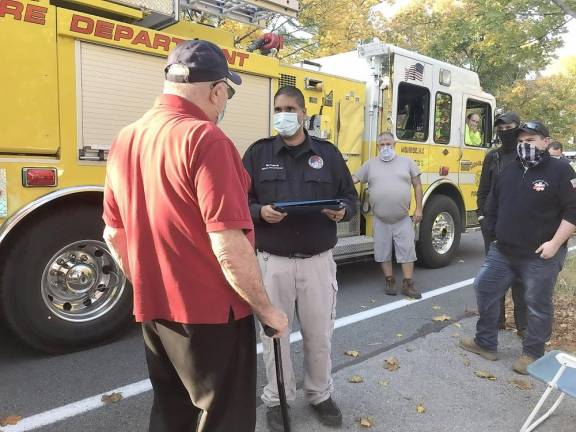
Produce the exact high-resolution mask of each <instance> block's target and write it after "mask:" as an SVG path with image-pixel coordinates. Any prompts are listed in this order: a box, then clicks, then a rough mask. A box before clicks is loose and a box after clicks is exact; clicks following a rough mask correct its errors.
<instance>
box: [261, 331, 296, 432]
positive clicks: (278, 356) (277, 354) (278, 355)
mask: <svg viewBox="0 0 576 432" xmlns="http://www.w3.org/2000/svg"><path fill="white" fill-rule="evenodd" d="M264 334H266V336H268V337H272V336H274V335H275V334H276V330H274V329H273V328H272V327H269V326H267V325H264ZM272 341H273V343H274V363H276V382H277V383H278V396H279V398H280V410H281V411H282V423H283V424H284V432H290V418H289V417H288V402H286V388H285V387H284V374H283V373H282V350H281V348H280V339H278V338H276V339H272Z"/></svg>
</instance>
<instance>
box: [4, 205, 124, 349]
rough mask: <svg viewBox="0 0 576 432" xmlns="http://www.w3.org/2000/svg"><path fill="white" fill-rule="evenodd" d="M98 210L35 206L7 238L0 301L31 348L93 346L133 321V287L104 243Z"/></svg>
mask: <svg viewBox="0 0 576 432" xmlns="http://www.w3.org/2000/svg"><path fill="white" fill-rule="evenodd" d="M101 215H102V209H101V207H99V206H97V205H91V204H81V205H78V204H73V203H70V204H66V205H65V206H62V207H59V208H52V209H47V210H41V211H40V212H39V214H33V215H31V216H30V217H29V218H30V220H28V221H24V222H23V223H24V226H22V227H21V229H20V230H19V231H18V233H17V234H16V235H15V236H13V237H11V238H10V239H9V242H10V245H9V250H8V252H7V255H6V260H5V262H4V266H3V269H2V291H1V292H0V294H1V295H2V301H1V302H0V304H1V305H2V308H3V315H4V317H5V319H6V322H7V323H8V325H9V327H10V328H11V329H12V330H13V331H14V333H15V334H16V335H17V336H19V337H20V338H21V339H22V340H23V341H24V342H25V343H27V344H28V345H30V346H32V347H33V348H36V349H38V350H41V351H44V352H48V353H62V352H69V351H74V350H78V349H81V348H85V347H88V346H93V345H94V344H97V343H100V342H103V341H106V340H109V339H111V338H113V337H115V336H118V335H119V334H121V331H122V330H123V329H124V328H125V327H126V326H127V324H128V323H130V322H131V321H132V314H131V312H132V287H131V286H130V284H129V283H128V282H127V281H126V278H125V277H124V275H123V274H122V272H121V270H120V268H119V266H118V265H117V264H116V263H115V261H114V260H113V259H112V256H111V255H110V252H109V251H108V249H107V247H106V244H105V243H104V242H103V239H102V231H103V229H104V224H103V222H102V217H101Z"/></svg>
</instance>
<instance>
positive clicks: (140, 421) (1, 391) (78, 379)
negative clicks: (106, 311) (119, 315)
mask: <svg viewBox="0 0 576 432" xmlns="http://www.w3.org/2000/svg"><path fill="white" fill-rule="evenodd" d="M482 259H483V244H482V238H481V235H480V233H470V234H465V235H463V236H462V243H461V247H460V251H459V253H458V256H457V258H456V259H455V261H454V263H453V264H452V265H450V266H449V267H446V268H443V269H436V270H430V269H423V268H417V269H416V274H415V281H416V284H417V286H418V287H419V288H420V289H421V290H422V291H423V292H435V290H437V289H439V288H442V287H447V286H450V285H452V284H455V283H457V282H460V281H464V280H467V279H469V278H473V277H474V276H475V275H476V272H477V271H478V268H479V266H480V264H481V262H482ZM398 279H400V280H401V277H400V274H398ZM338 281H339V293H338V318H343V317H348V316H355V314H358V313H361V312H365V311H368V310H377V311H378V310H379V311H382V310H383V309H384V313H381V314H379V315H377V316H375V317H372V318H369V319H363V320H360V321H358V322H353V323H350V324H347V323H346V320H345V321H342V322H341V324H347V325H343V326H341V327H340V328H337V329H336V330H335V333H334V339H333V351H332V352H333V355H332V356H333V371H334V373H336V372H338V371H340V370H342V369H344V368H347V367H350V366H355V365H359V364H362V362H366V361H368V360H369V359H371V358H373V357H375V356H378V355H379V354H381V353H383V352H386V351H389V350H391V349H394V348H395V347H399V346H402V345H405V344H407V343H410V342H412V341H414V340H417V339H419V338H421V337H422V336H425V335H428V334H431V333H436V332H439V331H441V330H442V329H443V328H444V327H446V325H447V324H446V323H436V322H434V321H432V319H431V318H432V317H433V316H436V315H439V314H440V313H442V314H446V315H449V316H450V317H451V318H452V319H453V320H459V319H462V318H464V317H465V315H466V313H467V311H468V310H472V309H474V308H475V300H474V294H473V290H472V287H471V286H470V285H467V286H464V287H462V288H459V289H454V290H452V291H450V292H447V293H445V294H440V295H437V296H434V297H433V298H429V299H425V300H422V301H419V302H402V303H395V302H399V301H402V297H390V296H386V295H385V294H384V292H383V286H384V282H383V277H382V275H381V273H380V270H379V268H378V267H377V265H375V264H374V263H372V262H365V263H354V264H347V265H342V266H340V267H339V269H338ZM405 303H407V305H405ZM384 305H392V306H394V307H396V306H402V307H398V308H395V309H394V307H392V306H391V307H390V308H388V309H390V310H388V311H385V310H386V307H384V308H382V307H383V306H384ZM433 305H434V306H439V307H440V308H441V309H438V308H432V306H433ZM377 308H380V309H377ZM356 317H357V319H360V318H361V316H360V317H358V316H356ZM295 330H297V329H295ZM0 340H1V341H2V343H1V345H0V418H2V417H4V416H8V415H19V416H23V417H29V416H33V415H36V414H40V413H46V416H45V418H47V419H49V421H50V422H51V424H48V425H46V426H43V427H40V428H38V429H34V430H39V431H44V432H48V431H52V432H56V431H58V432H68V431H69V432H72V431H74V432H77V431H84V432H91V431H94V432H96V431H98V432H100V431H123V432H141V431H144V430H146V425H147V418H148V412H149V409H150V405H151V392H150V391H145V392H142V393H140V394H138V395H136V396H132V397H130V398H125V399H123V400H121V401H120V402H117V403H114V404H109V405H107V406H104V407H101V408H99V409H95V410H89V411H87V412H84V413H82V414H79V415H74V416H72V417H70V418H68V419H65V420H62V421H58V420H59V419H60V418H61V415H62V414H61V412H60V414H58V413H56V414H55V413H54V411H53V410H54V409H55V408H58V407H62V406H65V405H68V404H71V403H74V402H77V401H81V400H84V399H85V398H88V397H91V396H95V395H99V394H101V393H109V392H111V391H113V390H114V389H117V388H119V387H122V386H126V385H129V384H131V383H136V382H140V381H142V380H145V379H146V378H147V370H146V364H145V361H144V355H143V347H142V338H141V335H140V330H139V327H138V326H137V325H134V327H133V328H131V329H130V330H129V331H128V332H127V333H126V334H125V335H123V336H122V337H121V338H120V339H118V340H117V341H115V342H112V343H110V344H108V345H105V346H100V347H95V348H93V349H90V350H86V351H82V352H78V353H73V354H67V355H61V356H45V355H41V354H38V353H36V352H33V351H31V350H30V349H28V348H26V347H25V346H23V345H22V344H20V343H19V342H18V341H17V340H16V339H15V338H14V337H13V336H12V335H11V334H10V333H9V332H8V331H7V329H6V328H5V327H4V325H3V323H0ZM292 348H293V359H294V365H295V367H296V373H297V377H298V379H299V380H301V379H302V369H301V365H302V345H301V342H295V343H293V345H292ZM348 350H357V351H359V352H361V353H362V355H361V357H359V358H358V359H353V358H351V357H349V356H346V355H344V352H345V351H348ZM264 382H265V377H264V369H263V365H262V361H261V355H259V365H258V388H259V391H260V389H261V387H262V386H263V384H264ZM336 396H337V393H336ZM259 415H262V410H260V414H259ZM2 429H3V430H4V431H5V432H10V431H16V430H22V429H18V426H16V427H5V428H2Z"/></svg>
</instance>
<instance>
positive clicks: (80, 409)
mask: <svg viewBox="0 0 576 432" xmlns="http://www.w3.org/2000/svg"><path fill="white" fill-rule="evenodd" d="M574 250H576V246H571V247H569V248H568V252H572V251H574ZM473 282H474V279H473V278H471V279H466V280H463V281H460V282H456V283H453V284H451V285H446V286H444V287H441V288H437V289H435V290H433V291H428V292H426V293H423V294H422V299H421V300H406V299H403V300H398V301H395V302H393V303H388V304H385V305H382V306H378V307H375V308H372V309H368V310H365V311H362V312H359V313H356V314H353V315H348V316H345V317H342V318H339V319H337V320H336V322H335V324H334V327H335V328H341V327H346V326H349V325H351V324H355V323H358V322H360V321H364V320H367V319H370V318H374V317H376V316H379V315H383V314H385V313H388V312H392V311H394V310H397V309H400V308H403V307H406V306H410V305H413V304H416V303H419V302H421V301H424V300H427V299H430V298H433V297H436V296H439V295H442V294H446V293H449V292H451V291H454V290H457V289H460V288H465V287H468V286H470V285H472V283H473ZM300 340H302V333H300V332H295V333H292V334H290V343H294V342H298V341H300ZM257 353H258V354H261V353H262V344H261V343H260V344H258V346H257ZM151 388H152V386H151V384H150V380H149V379H145V380H142V381H138V382H135V383H132V384H128V385H126V386H124V387H119V388H117V389H114V390H110V391H108V392H106V393H101V394H99V395H96V396H92V397H88V398H86V399H82V400H80V401H77V402H72V403H70V404H68V405H64V406H61V407H58V408H54V409H51V410H49V411H45V412H43V413H40V414H35V415H33V416H30V417H25V418H23V419H22V420H21V421H20V422H19V423H18V424H16V425H13V426H5V427H4V428H3V431H4V432H25V431H29V430H33V429H36V428H39V427H42V426H46V425H50V424H53V423H56V422H59V421H62V420H64V419H67V418H70V417H74V416H77V415H80V414H83V413H85V412H88V411H92V410H95V409H97V408H101V407H102V406H104V403H103V402H102V400H101V398H102V396H103V395H105V394H110V393H113V392H116V393H122V396H123V398H124V399H126V398H129V397H132V396H137V395H139V394H142V393H145V392H147V391H149V390H151Z"/></svg>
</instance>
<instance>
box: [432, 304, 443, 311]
mask: <svg viewBox="0 0 576 432" xmlns="http://www.w3.org/2000/svg"><path fill="white" fill-rule="evenodd" d="M432 309H434V310H440V309H442V307H441V306H438V305H434V306H432Z"/></svg>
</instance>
